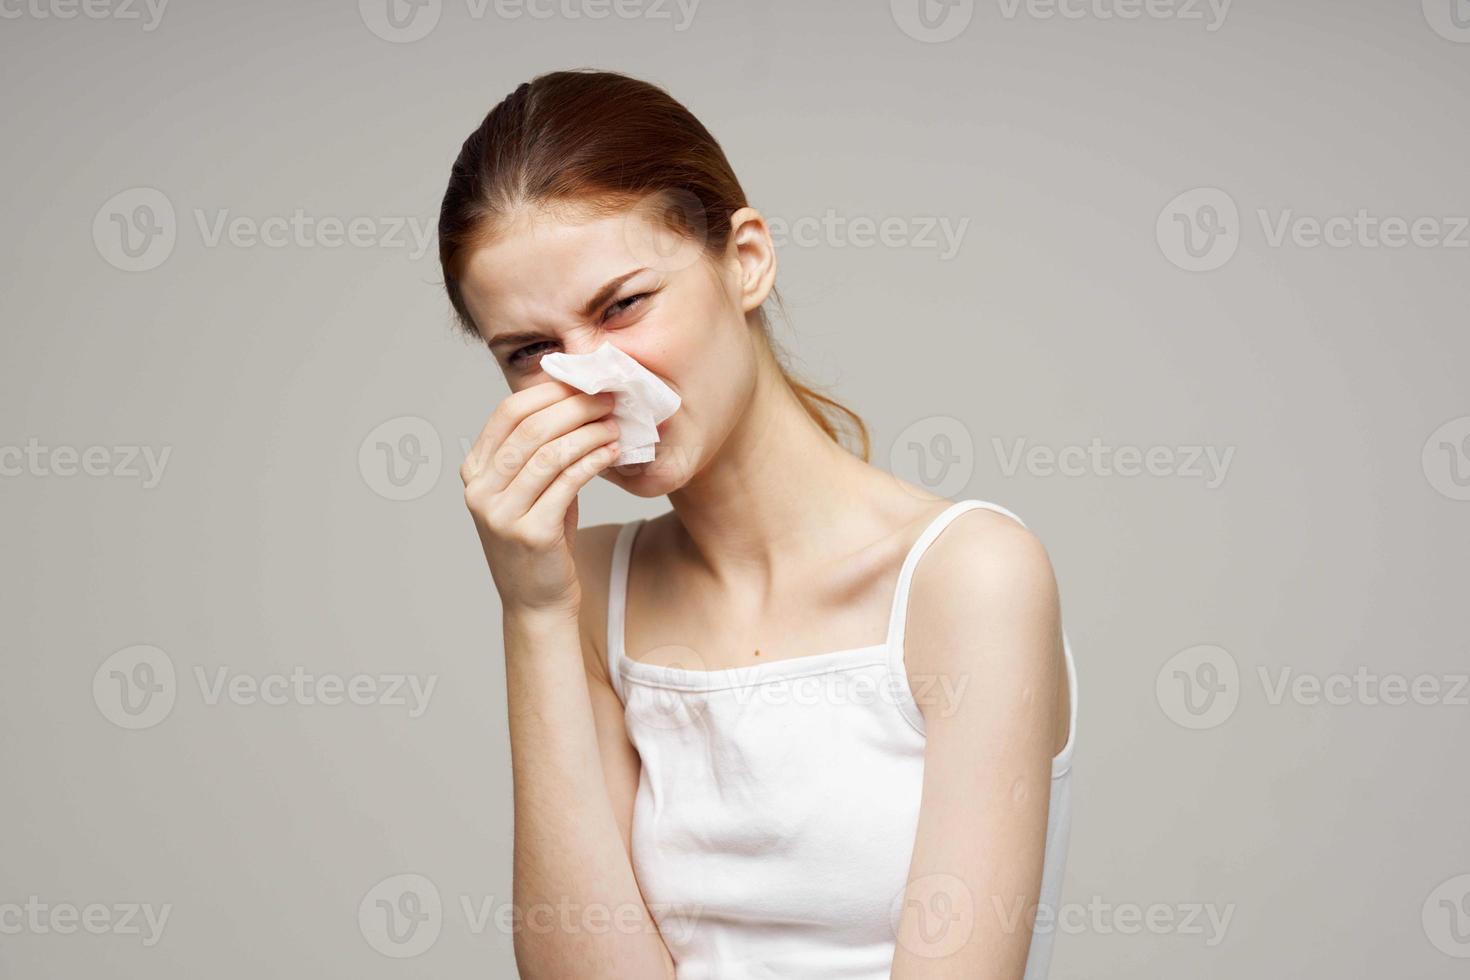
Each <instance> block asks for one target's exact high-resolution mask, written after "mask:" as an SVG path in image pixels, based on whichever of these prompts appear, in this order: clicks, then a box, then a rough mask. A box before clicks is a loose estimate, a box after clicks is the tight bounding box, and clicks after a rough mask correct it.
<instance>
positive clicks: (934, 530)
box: [884, 499, 1026, 733]
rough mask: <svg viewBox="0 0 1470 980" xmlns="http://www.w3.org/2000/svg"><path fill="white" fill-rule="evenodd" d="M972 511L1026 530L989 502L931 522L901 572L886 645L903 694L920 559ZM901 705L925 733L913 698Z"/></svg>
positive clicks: (969, 504) (956, 506) (958, 506)
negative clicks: (992, 513) (907, 639)
mask: <svg viewBox="0 0 1470 980" xmlns="http://www.w3.org/2000/svg"><path fill="white" fill-rule="evenodd" d="M971 510H990V511H995V512H996V513H997V514H1004V515H1005V516H1006V517H1009V518H1010V519H1011V520H1013V521H1015V522H1016V523H1017V524H1020V525H1021V526H1022V527H1025V526H1026V522H1025V521H1023V520H1021V519H1020V518H1019V517H1017V516H1016V515H1015V514H1013V513H1011V512H1010V511H1009V510H1007V509H1006V508H1004V507H1002V506H1000V505H999V504H992V503H990V502H989V501H985V500H974V499H966V500H960V501H956V502H955V503H953V504H951V505H950V506H948V507H946V508H945V509H944V510H942V511H940V512H939V513H938V514H937V515H935V517H934V518H933V519H932V520H930V521H929V524H928V526H926V527H925V528H924V531H923V533H921V534H920V535H919V539H918V540H917V541H915V542H914V544H913V546H912V547H911V548H909V551H908V554H907V555H906V556H904V560H903V566H902V567H901V568H900V569H899V572H898V586H897V588H896V589H895V590H894V593H893V609H892V612H891V613H890V614H889V617H888V637H887V639H886V640H885V641H884V643H885V646H886V647H887V648H888V667H889V672H890V674H891V675H892V677H893V678H894V679H895V680H896V681H898V682H900V683H901V686H900V690H903V691H905V692H907V691H908V690H909V687H908V673H907V671H906V669H905V667H904V658H903V639H904V627H905V625H907V623H908V613H909V589H910V588H911V587H912V585H913V581H914V571H915V569H917V568H918V566H919V559H920V558H922V557H923V556H924V552H926V551H928V550H929V546H930V545H931V544H933V543H934V539H935V538H937V537H939V535H940V533H941V532H942V531H943V530H944V529H945V528H946V527H948V526H949V525H950V524H951V523H952V522H953V521H954V519H955V518H956V517H959V516H960V515H961V514H963V513H965V512H966V511H971ZM898 705H899V707H900V708H901V709H902V711H903V714H904V717H905V718H906V719H907V720H908V722H909V724H910V725H912V726H913V727H914V728H916V729H917V730H918V731H919V732H921V733H922V732H923V731H924V718H923V715H922V714H921V713H920V712H919V706H918V704H917V703H915V701H914V699H913V697H912V696H908V697H903V698H900V699H899V701H898Z"/></svg>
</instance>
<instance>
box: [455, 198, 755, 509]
mask: <svg viewBox="0 0 1470 980" xmlns="http://www.w3.org/2000/svg"><path fill="white" fill-rule="evenodd" d="M746 213H748V214H754V212H750V211H749V210H748V209H746V211H745V212H743V213H741V215H740V217H741V218H742V220H743V221H744V219H745V214H746ZM755 224H756V225H757V226H758V228H757V232H756V237H758V238H760V239H763V240H764V242H766V243H768V242H769V236H768V234H766V232H765V226H764V222H762V221H760V220H759V216H756V221H755ZM751 237H752V235H751V232H750V229H749V228H747V229H746V230H745V232H744V234H743V235H741V236H737V235H732V236H731V242H730V245H729V248H728V249H727V254H726V256H725V257H724V258H722V259H720V260H719V261H711V259H710V258H708V257H706V256H705V255H704V253H703V249H702V246H701V245H700V244H699V243H697V242H693V241H690V240H688V239H683V238H680V237H679V236H677V235H674V234H673V233H672V232H669V231H668V230H667V229H665V228H664V227H663V226H662V225H661V224H660V223H659V222H657V221H656V220H652V216H651V215H650V214H648V213H647V211H646V210H644V209H631V210H629V211H625V212H622V213H619V214H613V215H607V216H601V217H588V216H585V215H583V214H579V213H576V212H573V211H571V210H570V209H557V210H545V209H527V210H523V211H521V212H518V213H517V214H516V215H515V216H514V217H513V218H512V219H509V220H507V221H506V222H503V223H502V225H501V226H500V227H499V228H498V229H497V234H496V235H495V237H494V239H493V241H491V242H490V243H488V244H486V245H483V246H480V247H479V248H476V249H475V250H474V251H473V252H472V253H470V255H469V256H468V260H467V261H466V263H465V266H464V272H463V274H462V276H461V279H460V287H461V290H462V293H463V296H464V301H465V305H466V306H467V307H468V309H469V311H470V313H471V315H472V316H473V317H474V321H475V324H476V326H477V328H478V330H479V333H480V335H481V337H482V338H484V339H485V341H486V342H487V343H488V345H489V346H490V350H491V353H492V354H493V355H494V357H495V360H496V362H497V363H498V364H499V365H500V369H501V371H502V372H504V374H505V378H506V382H507V383H508V384H509V386H510V388H511V391H513V392H514V391H520V390H522V389H524V388H528V387H530V386H532V385H536V384H541V383H543V382H546V381H551V380H553V379H552V378H551V376H550V375H548V374H546V373H545V372H543V371H542V370H541V366H540V361H541V355H542V354H547V353H551V352H553V351H563V352H565V353H568V354H587V353H591V352H592V351H593V350H596V349H597V348H598V347H600V346H602V344H603V342H604V341H608V342H611V343H612V344H613V345H614V346H615V347H618V348H619V349H621V350H622V351H623V352H624V353H626V354H628V355H629V356H630V357H632V358H633V359H634V360H636V361H638V362H639V363H640V364H642V365H643V366H644V367H645V368H647V369H648V370H649V371H652V372H653V373H654V374H656V375H657V376H658V377H659V378H660V379H662V380H663V382H664V383H665V384H667V385H668V386H669V387H670V388H672V389H673V390H674V391H675V392H677V393H678V395H679V397H680V399H681V405H680V407H679V410H678V411H677V412H675V413H674V414H673V415H672V416H671V417H670V418H669V419H668V420H667V421H666V422H664V423H663V425H661V426H660V427H659V442H658V446H657V450H656V458H655V459H654V461H653V462H650V463H638V464H633V465H629V466H619V467H613V468H609V469H607V470H604V471H603V474H602V475H603V476H606V477H607V478H608V479H609V480H611V481H612V482H614V483H616V484H618V485H619V486H621V487H623V488H624V489H626V490H628V491H629V492H630V493H634V494H636V495H638V496H640V497H655V496H660V495H663V494H667V493H669V492H671V491H673V490H677V489H678V488H680V487H681V486H683V485H684V484H685V483H687V482H688V481H689V480H690V478H692V477H693V476H694V474H695V473H697V472H698V471H699V470H700V469H701V468H702V467H703V466H704V464H705V463H706V462H707V461H708V460H709V459H710V458H711V457H712V456H713V455H714V453H715V452H717V451H718V449H719V447H720V446H721V444H722V443H723V442H724V440H725V437H726V436H727V435H728V434H729V433H730V431H731V429H732V428H733V427H734V426H735V425H736V423H737V422H738V421H739V419H740V417H741V413H742V411H743V408H744V406H745V405H746V403H747V402H748V401H749V399H750V396H751V392H752V391H753V388H754V384H755V375H756V370H757V364H758V361H757V358H756V352H755V348H754V346H753V345H754V341H755V336H754V333H753V331H752V329H751V327H750V326H748V325H747V321H746V314H747V313H748V312H750V311H752V310H754V309H756V308H758V307H759V306H760V302H761V301H762V300H764V299H765V294H766V293H768V292H769V281H768V277H767V276H766V275H765V274H764V271H765V270H764V269H763V268H759V265H760V263H763V262H769V263H770V265H771V267H772V268H771V270H770V276H771V277H773V276H774V257H773V256H772V255H765V256H758V257H757V258H756V259H755V260H752V257H751V255H750V254H749V253H750V252H751V249H749V248H747V247H737V240H738V239H741V238H743V239H745V240H749V239H750V238H751ZM763 247H764V246H762V245H761V244H760V243H759V242H758V243H757V247H756V249H755V251H756V252H758V253H759V252H761V251H762V249H763ZM753 262H754V263H755V265H756V266H758V268H757V270H756V271H757V273H758V274H757V276H756V280H757V281H756V283H755V287H754V288H752V282H751V270H752V264H753ZM762 284H764V288H762ZM757 297H758V298H757Z"/></svg>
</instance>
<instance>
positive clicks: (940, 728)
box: [892, 512, 1067, 980]
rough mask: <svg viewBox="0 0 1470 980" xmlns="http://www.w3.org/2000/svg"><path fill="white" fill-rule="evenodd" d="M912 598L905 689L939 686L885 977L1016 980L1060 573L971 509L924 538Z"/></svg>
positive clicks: (1051, 735)
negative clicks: (915, 826) (938, 532)
mask: <svg viewBox="0 0 1470 980" xmlns="http://www.w3.org/2000/svg"><path fill="white" fill-rule="evenodd" d="M967 516H968V515H967ZM910 602H911V605H910V610H909V616H908V628H907V638H906V639H907V642H906V644H905V646H906V653H905V661H906V663H907V667H908V671H909V676H910V678H912V680H913V683H912V685H911V686H912V687H913V689H914V690H915V691H916V692H921V691H929V692H934V693H932V694H929V695H927V696H925V695H920V697H919V700H920V701H921V702H923V703H921V704H920V710H921V712H922V713H923V716H924V726H925V733H926V736H927V739H928V743H927V746H926V748H925V757H924V788H923V799H922V803H921V805H920V813H919V826H918V834H917V838H916V840H915V843H914V852H913V857H912V859H911V863H910V870H909V884H908V888H907V889H906V892H905V895H904V899H903V902H904V907H903V913H902V915H901V918H900V920H899V931H898V948H897V952H896V955H895V957H894V962H893V973H892V976H893V977H894V980H940V978H946V980H947V978H964V980H1020V978H1021V977H1022V976H1023V975H1024V974H1025V970H1026V957H1027V952H1028V949H1029V946H1030V943H1031V925H1032V922H1033V916H1034V915H1035V911H1036V906H1037V903H1038V901H1039V896H1040V891H1041V874H1042V864H1043V858H1044V856H1045V848H1046V821H1047V808H1048V804H1049V801H1050V793H1051V759H1052V756H1053V755H1054V754H1055V753H1056V751H1057V750H1058V748H1059V747H1060V746H1061V745H1062V744H1063V743H1064V742H1065V738H1066V733H1065V732H1064V731H1061V727H1062V726H1065V725H1066V724H1067V720H1066V718H1067V716H1066V713H1065V712H1062V711H1061V710H1060V709H1059V704H1060V702H1061V700H1062V696H1063V693H1064V692H1063V687H1062V685H1064V684H1065V677H1066V671H1065V661H1064V660H1063V653H1062V638H1061V623H1060V611H1059V602H1058V597H1057V587H1056V580H1055V577H1054V576H1053V573H1052V569H1051V564H1050V562H1049V561H1048V560H1047V557H1046V552H1045V550H1044V549H1043V548H1042V547H1041V544H1040V542H1038V541H1037V540H1036V538H1035V537H1034V536H1033V535H1032V534H1031V533H1030V532H1029V531H1027V530H1026V529H1025V528H1023V527H1022V526H1021V525H1019V524H1017V523H1016V522H1014V521H1012V520H1010V519H1009V518H1007V517H1004V516H1002V515H999V514H995V513H993V512H979V513H977V514H975V515H974V516H973V517H968V519H966V518H959V519H957V520H956V522H955V524H954V525H953V526H952V527H951V528H950V529H949V532H948V533H947V534H943V535H941V536H940V537H939V538H937V539H936V540H935V542H934V544H933V545H931V546H930V549H929V553H928V554H926V556H925V559H924V560H923V561H922V562H920V564H919V568H918V570H916V572H915V576H914V588H913V592H912V599H911V600H910ZM931 678H942V679H945V680H946V681H947V683H943V684H941V683H933V684H930V683H926V682H927V681H928V680H929V679H931ZM939 692H949V694H947V695H946V696H945V697H941V696H940V693H939ZM955 692H959V693H958V695H956V694H955Z"/></svg>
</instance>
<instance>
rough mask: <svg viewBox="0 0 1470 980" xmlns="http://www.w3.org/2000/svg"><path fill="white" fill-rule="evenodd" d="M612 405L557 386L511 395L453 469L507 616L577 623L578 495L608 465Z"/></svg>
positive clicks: (608, 399) (609, 398)
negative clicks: (566, 616) (535, 615)
mask: <svg viewBox="0 0 1470 980" xmlns="http://www.w3.org/2000/svg"><path fill="white" fill-rule="evenodd" d="M613 398H614V396H613V395H612V394H611V393H608V392H604V393H602V394H599V395H588V394H585V393H583V392H581V391H578V390H577V389H576V388H573V387H572V386H571V385H568V384H565V383H563V382H561V381H547V382H544V383H542V384H538V385H534V386H532V387H530V388H526V389H524V390H522V391H517V392H514V393H512V394H511V395H510V397H508V398H506V399H505V400H504V401H503V402H501V403H500V404H499V405H497V406H496V407H495V411H494V412H492V413H491V415H490V420H489V421H488V422H486V423H485V428H484V429H483V430H482V431H481V432H480V436H479V438H478V439H476V440H475V444H474V446H473V447H471V449H470V453H469V455H468V456H467V457H465V461H464V465H463V466H461V467H460V470H459V475H460V478H461V479H463V480H464V487H465V490H464V497H465V503H466V504H467V505H468V506H469V509H470V514H471V515H473V516H474V519H475V527H476V529H477V530H478V531H479V532H480V544H481V546H482V547H483V548H484V549H485V560H486V561H487V562H488V563H489V565H490V575H491V577H492V578H493V579H494V580H495V587H496V589H498V590H499V592H500V599H501V605H502V606H503V608H504V609H505V611H506V612H507V613H510V612H515V611H534V612H541V611H556V612H563V613H571V614H572V615H576V613H577V611H578V609H579V608H580V606H581V601H582V592H581V585H580V583H579V582H578V581H577V569H576V564H575V562H574V560H573V554H574V552H573V550H572V549H573V545H574V543H575V538H576V531H577V491H579V490H580V489H582V487H583V486H584V485H585V484H586V483H587V482H588V481H590V480H591V479H592V478H593V477H594V476H596V475H597V474H598V473H600V472H602V471H603V470H604V469H606V468H607V467H608V466H609V465H611V464H612V462H613V461H614V460H615V459H617V455H618V446H617V441H616V440H617V438H618V426H617V423H616V422H614V421H613V420H612V419H611V418H610V417H606V416H608V413H609V412H611V411H612V407H613Z"/></svg>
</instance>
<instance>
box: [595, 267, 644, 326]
mask: <svg viewBox="0 0 1470 980" xmlns="http://www.w3.org/2000/svg"><path fill="white" fill-rule="evenodd" d="M642 271H643V269H642V268H641V267H640V268H637V269H634V270H633V271H632V272H625V273H623V274H622V275H621V276H618V277H617V278H616V279H609V280H608V281H607V282H606V283H604V284H603V286H602V288H601V289H599V290H598V291H597V292H596V293H593V294H592V298H591V299H589V300H588V301H587V305H586V306H584V307H582V310H581V312H582V316H583V317H584V318H586V317H590V316H592V314H594V313H596V312H597V311H598V310H599V309H601V308H602V307H603V306H605V305H607V302H608V300H610V299H612V298H613V296H614V295H616V294H617V291H618V290H619V289H622V288H623V283H625V282H627V281H628V280H629V279H632V278H633V277H634V276H636V275H638V273H640V272H642Z"/></svg>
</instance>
